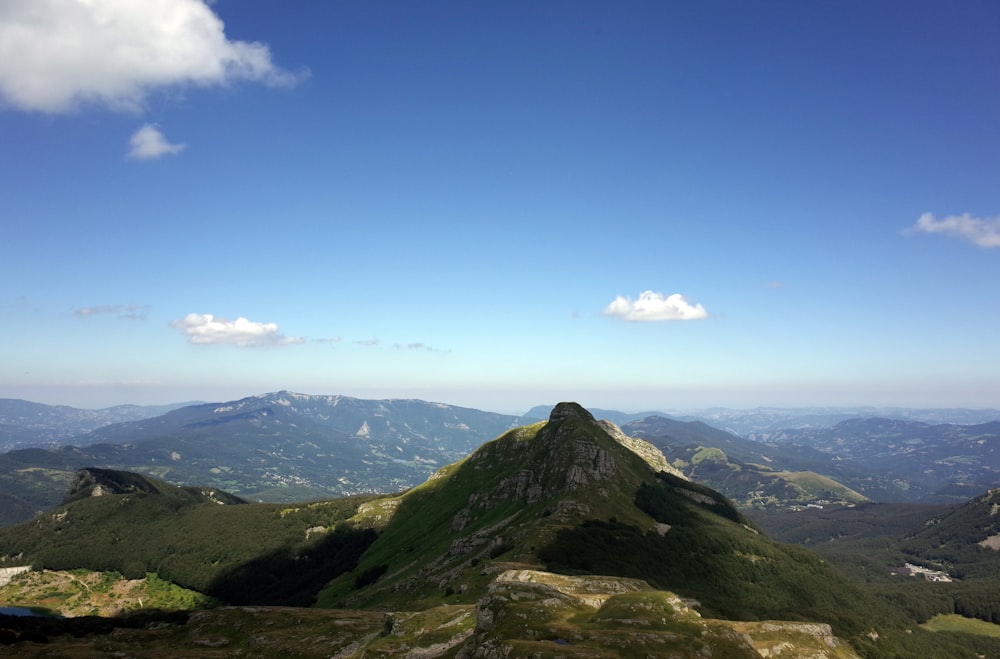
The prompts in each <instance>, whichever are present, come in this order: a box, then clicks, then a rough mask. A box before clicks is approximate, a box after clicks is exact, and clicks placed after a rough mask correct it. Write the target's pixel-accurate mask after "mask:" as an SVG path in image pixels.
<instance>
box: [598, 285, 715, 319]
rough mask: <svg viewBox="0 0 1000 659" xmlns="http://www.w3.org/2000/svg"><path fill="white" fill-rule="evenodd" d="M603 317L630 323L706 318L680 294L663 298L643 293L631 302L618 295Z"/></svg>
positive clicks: (696, 305)
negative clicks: (611, 317)
mask: <svg viewBox="0 0 1000 659" xmlns="http://www.w3.org/2000/svg"><path fill="white" fill-rule="evenodd" d="M604 315H605V316H614V317H615V318H621V319H623V320H631V321H659V320H699V319H701V318H707V317H708V311H706V310H705V307H703V306H701V305H700V304H691V303H690V302H688V301H687V300H685V299H684V296H683V295H681V294H680V293H674V294H673V295H668V296H664V295H663V294H662V293H655V292H653V291H644V292H642V293H640V294H639V297H638V299H636V300H633V299H631V298H628V297H623V296H621V295H619V296H618V297H616V298H615V299H614V300H613V301H612V302H611V304H609V305H608V306H607V307H606V308H605V309H604Z"/></svg>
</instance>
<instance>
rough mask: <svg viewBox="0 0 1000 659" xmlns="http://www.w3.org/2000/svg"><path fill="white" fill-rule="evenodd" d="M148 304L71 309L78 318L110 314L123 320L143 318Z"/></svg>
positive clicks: (147, 310) (147, 309)
mask: <svg viewBox="0 0 1000 659" xmlns="http://www.w3.org/2000/svg"><path fill="white" fill-rule="evenodd" d="M148 312H149V305H138V304H104V305H101V306H98V307H80V308H79V309H74V310H73V315H74V316H78V317H80V318H88V317H90V316H100V315H110V316H115V317H117V318H122V319H125V320H145V319H146V314H147V313H148Z"/></svg>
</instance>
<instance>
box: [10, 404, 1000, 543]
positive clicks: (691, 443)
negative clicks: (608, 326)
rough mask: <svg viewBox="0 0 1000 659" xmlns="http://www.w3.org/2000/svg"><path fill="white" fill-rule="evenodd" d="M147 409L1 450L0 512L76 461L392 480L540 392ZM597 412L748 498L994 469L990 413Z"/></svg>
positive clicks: (265, 476)
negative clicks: (495, 407)
mask: <svg viewBox="0 0 1000 659" xmlns="http://www.w3.org/2000/svg"><path fill="white" fill-rule="evenodd" d="M111 409H112V410H114V409H118V408H111ZM0 410H6V412H5V413H6V415H7V416H5V417H4V418H6V419H8V420H17V419H20V421H19V423H22V425H20V426H17V428H18V432H19V433H22V434H23V436H24V437H27V438H29V439H28V440H27V441H31V440H30V437H32V435H31V427H32V426H33V425H34V426H38V425H39V424H42V425H43V426H44V428H45V429H43V430H42V431H41V435H42V436H43V437H46V436H49V435H48V434H47V433H50V432H54V430H53V429H57V428H62V429H63V430H62V431H60V432H65V430H66V429H68V428H71V427H79V424H80V423H81V422H86V423H87V424H94V423H97V418H96V417H87V416H86V415H85V414H84V412H85V411H81V410H74V409H73V408H61V407H48V406H40V405H37V404H31V403H25V402H24V401H0ZM155 411H156V408H136V409H132V408H128V409H126V410H119V411H118V412H116V413H115V414H134V415H137V416H140V417H141V418H139V419H134V420H130V421H125V422H115V423H108V424H106V425H103V426H101V427H99V428H96V429H93V430H90V431H89V432H86V433H85V434H81V435H75V436H73V437H71V438H68V439H65V440H63V442H62V443H63V444H66V445H64V446H60V447H58V448H54V447H43V448H38V447H36V448H28V449H19V450H14V451H9V452H7V453H3V454H0V524H10V523H14V522H17V521H21V520H24V519H28V518H30V517H31V516H33V515H34V514H36V513H37V512H39V511H41V510H44V509H46V508H50V507H52V506H54V505H56V504H57V503H59V501H60V500H61V498H62V496H63V494H64V492H65V491H66V489H67V487H68V486H69V484H70V482H71V480H72V478H73V475H74V473H75V472H76V471H77V470H78V469H82V468H86V467H101V468H113V469H120V470H129V471H137V472H140V473H144V474H147V475H150V476H154V477H157V478H162V479H165V480H168V481H171V482H173V483H176V484H179V485H196V484H200V485H205V486H210V487H214V488H217V489H219V490H225V491H229V492H233V493H234V494H236V495H238V496H241V497H245V498H247V499H250V500H255V501H307V500H312V499H319V498H327V497H330V496H343V495H352V494H360V493H387V492H398V491H401V490H404V489H407V488H410V487H413V486H415V485H418V484H420V483H421V482H423V481H424V480H425V479H426V478H427V477H428V476H430V475H431V474H432V473H433V472H434V471H435V470H436V469H437V468H439V467H440V466H442V465H445V464H449V463H451V462H454V461H455V460H458V459H460V458H461V457H462V456H464V455H467V454H468V453H470V452H471V451H473V450H475V449H476V448H477V447H479V446H480V445H482V444H483V443H485V442H486V441H489V440H491V439H493V438H495V437H497V436H498V435H500V434H501V433H503V432H505V431H506V430H508V429H509V428H512V427H515V426H518V425H522V424H524V423H529V422H531V421H534V420H538V419H537V417H538V415H540V414H542V410H541V409H540V408H533V409H532V410H530V411H529V413H528V414H526V415H525V416H524V417H515V416H510V415H503V414H496V413H492V412H483V411H480V410H473V409H469V408H461V407H455V406H450V405H445V404H441V403H428V402H425V401H418V400H363V399H356V398H350V397H346V396H310V395H304V394H296V393H291V392H276V393H269V394H262V395H259V396H252V397H249V398H245V399H241V400H237V401H229V402H224V403H200V404H195V405H189V406H185V407H180V408H176V409H172V410H169V411H167V412H166V413H164V414H160V415H157V416H149V415H150V414H152V413H153V412H155ZM716 412H717V413H718V414H722V412H721V411H719V410H716ZM819 412H820V411H819V410H808V411H806V413H805V415H804V416H800V417H797V418H798V419H799V421H800V422H803V423H804V422H805V420H811V421H810V422H816V421H817V419H819V418H820V417H819V416H818V414H819ZM951 412H954V413H955V414H958V413H959V412H962V413H968V414H973V412H969V411H951ZM597 413H598V416H600V417H601V418H606V419H609V420H611V421H612V422H616V423H618V424H619V425H621V427H622V428H623V429H624V431H625V432H626V434H628V435H632V436H636V437H640V438H643V439H646V440H648V441H650V442H651V443H653V444H654V445H655V446H656V447H657V448H658V449H660V450H661V451H662V452H663V453H664V454H665V455H666V456H667V457H668V459H669V461H670V463H671V465H673V466H674V467H675V468H677V469H679V470H681V471H683V473H684V474H685V475H686V476H687V477H689V478H692V479H694V480H696V481H699V482H702V483H705V484H707V485H709V486H711V487H713V488H715V489H717V490H719V491H721V492H723V493H724V494H725V495H726V496H728V497H730V498H731V499H732V500H734V501H736V502H737V503H738V504H739V505H740V506H741V507H743V508H747V509H751V508H768V507H775V506H778V507H781V506H792V507H794V506H805V505H810V504H817V505H828V504H840V505H849V504H851V503H856V502H860V501H865V500H874V501H914V502H916V501H935V502H957V501H963V500H965V499H967V498H969V497H971V496H975V495H977V494H979V493H981V492H983V491H985V490H987V489H990V488H992V487H996V486H998V485H1000V464H998V456H997V454H996V449H995V446H996V445H997V444H998V439H1000V422H993V423H986V424H978V425H972V426H962V425H953V424H952V425H931V424H928V423H923V422H915V421H905V420H898V419H896V420H892V419H882V420H877V419H867V420H866V419H851V420H848V421H841V422H839V423H838V424H837V425H835V426H833V427H811V426H808V424H807V425H804V426H799V427H788V428H784V429H781V430H776V431H766V432H765V431H759V432H755V433H751V434H750V435H749V438H744V437H739V436H737V435H735V434H733V433H731V432H728V431H724V430H720V429H718V428H716V427H713V426H711V425H709V424H707V423H706V422H704V421H701V420H691V419H681V418H669V417H665V416H662V415H658V414H646V416H641V417H640V418H638V419H636V418H634V417H635V416H636V415H633V414H625V413H621V412H616V411H613V410H598V411H597ZM760 413H761V414H762V415H763V416H761V417H760V419H759V422H760V423H761V424H763V423H764V421H765V420H766V421H767V422H768V423H771V422H777V421H776V420H777V419H778V418H779V417H780V418H782V419H784V420H785V421H791V420H792V419H791V417H790V416H788V414H790V411H785V412H781V413H780V414H779V413H778V412H776V411H774V410H765V411H761V412H760ZM115 414H112V413H110V412H108V414H106V415H105V416H104V417H102V418H103V419H105V420H107V419H110V418H115ZM744 414H749V413H744ZM976 414H978V413H976ZM81 419H82V420H83V421H81ZM747 419H748V417H744V420H747ZM74 424H76V425H75V426H74ZM41 443H43V444H44V443H45V442H41Z"/></svg>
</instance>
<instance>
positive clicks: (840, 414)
mask: <svg viewBox="0 0 1000 659" xmlns="http://www.w3.org/2000/svg"><path fill="white" fill-rule="evenodd" d="M549 409H550V406H545V405H539V406H536V407H533V408H531V409H530V410H529V411H528V412H527V413H526V414H525V415H524V418H526V419H527V418H537V419H544V418H545V415H546V414H547V413H548V410H549ZM590 409H591V411H592V412H593V413H594V416H596V417H597V418H599V419H608V420H610V421H612V422H614V423H616V424H618V425H625V424H626V423H629V422H632V421H637V420H639V419H643V418H645V417H649V416H658V417H665V418H670V419H676V420H678V421H701V422H703V423H707V424H708V425H710V426H713V427H715V428H719V429H721V430H725V431H726V432H730V433H732V434H734V435H739V436H740V437H747V436H750V435H752V434H756V433H767V432H775V431H780V430H785V429H789V428H812V429H817V428H829V427H831V426H835V425H836V424H838V423H840V422H841V421H847V420H849V419H858V418H866V419H867V418H872V417H881V418H887V419H897V420H901V421H922V422H924V423H929V424H945V423H951V424H962V425H975V424H980V423H988V422H990V421H997V420H1000V410H994V409H966V408H958V407H956V408H932V409H924V408H909V407H870V406H868V407H756V408H753V409H731V408H727V407H710V408H707V409H694V410H683V411H680V410H673V411H669V412H620V411H617V410H601V409H597V408H590Z"/></svg>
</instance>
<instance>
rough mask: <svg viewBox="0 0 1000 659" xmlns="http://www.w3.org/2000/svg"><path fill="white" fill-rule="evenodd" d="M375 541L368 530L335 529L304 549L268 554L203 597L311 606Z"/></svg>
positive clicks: (222, 577) (218, 580) (225, 577)
mask: <svg viewBox="0 0 1000 659" xmlns="http://www.w3.org/2000/svg"><path fill="white" fill-rule="evenodd" d="M376 537H377V534H376V533H375V531H373V530H371V529H360V530H353V529H352V530H339V531H334V532H333V533H329V534H327V535H325V536H324V537H322V538H320V539H319V540H317V541H315V542H313V543H311V544H309V545H306V546H305V547H299V548H296V549H292V548H288V547H285V548H281V549H278V550H275V551H272V552H270V553H269V554H265V555H263V556H260V557H258V558H255V559H253V560H252V561H249V562H247V563H244V564H243V565H240V566H238V567H235V568H233V569H231V570H228V571H226V572H225V573H223V574H221V575H220V576H218V577H216V578H215V579H214V580H213V581H212V582H211V584H210V585H209V587H208V594H209V595H211V596H212V597H216V598H218V599H220V600H222V601H224V602H227V603H229V604H257V605H268V606H311V605H312V604H313V603H314V602H315V599H316V595H317V593H319V591H320V590H321V589H322V588H323V587H324V586H325V585H326V584H327V583H328V582H329V581H330V580H331V579H334V578H335V577H337V576H339V575H341V574H343V573H345V572H349V571H351V570H353V569H354V568H355V567H356V566H357V564H358V559H359V558H360V557H361V555H362V554H363V553H364V552H365V550H366V549H368V547H369V546H371V544H372V543H373V542H374V541H375V538H376Z"/></svg>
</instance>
